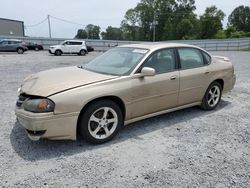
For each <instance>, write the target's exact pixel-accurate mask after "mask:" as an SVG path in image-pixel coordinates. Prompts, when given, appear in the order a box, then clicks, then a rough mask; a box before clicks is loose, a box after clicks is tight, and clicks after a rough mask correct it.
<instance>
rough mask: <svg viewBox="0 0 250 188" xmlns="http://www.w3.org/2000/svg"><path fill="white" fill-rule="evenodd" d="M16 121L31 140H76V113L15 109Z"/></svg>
mask: <svg viewBox="0 0 250 188" xmlns="http://www.w3.org/2000/svg"><path fill="white" fill-rule="evenodd" d="M15 113H16V116H17V119H18V122H19V123H20V124H21V125H22V126H23V127H24V128H25V130H26V132H27V134H28V136H29V138H30V139H31V140H34V141H36V140H39V139H40V138H47V139H51V140H76V127H77V119H78V115H79V114H76V113H73V114H72V113H71V114H60V115H54V113H40V114H39V113H32V112H27V111H25V110H24V109H19V108H16V110H15Z"/></svg>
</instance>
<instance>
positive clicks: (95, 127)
mask: <svg viewBox="0 0 250 188" xmlns="http://www.w3.org/2000/svg"><path fill="white" fill-rule="evenodd" d="M117 125H118V115H117V113H116V111H115V110H113V109H112V108H110V107H102V108H99V109H97V110H96V111H94V112H93V113H92V115H91V116H90V118H89V121H88V131H89V133H90V134H91V135H92V136H93V137H94V138H95V139H99V140H102V139H106V138H108V137H109V136H110V135H112V134H113V133H114V132H115V130H116V127H117Z"/></svg>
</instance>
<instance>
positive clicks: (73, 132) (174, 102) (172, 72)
mask: <svg viewBox="0 0 250 188" xmlns="http://www.w3.org/2000/svg"><path fill="white" fill-rule="evenodd" d="M235 79H236V78H235V74H234V67H233V64H232V63H231V62H230V60H229V59H228V58H226V57H221V56H212V55H211V54H209V53H208V52H206V51H205V50H203V49H201V48H199V47H196V46H191V45H186V44H174V43H144V44H133V45H124V46H119V47H116V48H113V49H111V50H109V51H107V52H106V53H104V54H102V55H100V56H98V57H97V58H96V59H94V60H92V61H90V62H89V63H87V64H85V65H81V66H75V67H66V68H57V69H52V70H47V71H42V72H39V73H36V74H33V75H30V76H28V77H27V78H26V79H24V81H23V83H22V84H21V87H20V88H19V92H20V95H19V97H18V100H17V103H16V109H15V113H16V116H17V119H18V121H19V123H20V124H21V125H22V126H23V127H24V128H25V130H26V132H27V134H28V136H29V138H30V139H32V140H39V139H40V138H47V139H53V140H58V139H71V140H76V139H77V135H80V136H81V137H82V138H83V139H85V140H86V141H88V142H91V143H103V142H106V141H109V140H110V139H112V138H113V137H114V136H115V135H116V134H117V133H118V132H119V130H120V128H121V127H122V126H123V125H127V124H129V123H132V122H135V121H139V120H142V119H145V118H150V117H153V116H157V115H160V114H164V113H167V112H172V111H175V110H180V109H183V108H188V107H191V106H200V107H201V108H202V109H204V110H213V109H215V108H216V107H217V105H218V104H219V103H220V100H221V96H222V93H225V92H228V91H230V90H231V89H232V88H233V87H234V84H235Z"/></svg>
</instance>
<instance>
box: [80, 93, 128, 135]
mask: <svg viewBox="0 0 250 188" xmlns="http://www.w3.org/2000/svg"><path fill="white" fill-rule="evenodd" d="M100 100H111V101H113V102H115V103H116V104H117V105H118V106H119V107H120V109H121V111H122V115H123V118H125V115H126V108H125V104H124V102H123V101H122V99H120V98H119V97H116V96H105V97H100V98H97V99H94V100H92V101H90V102H88V103H87V104H86V105H85V106H84V107H83V108H82V110H81V112H80V114H79V116H78V119H77V134H78V133H79V131H78V130H79V126H78V124H79V120H80V116H81V115H82V113H84V110H85V109H86V108H88V106H90V105H91V104H93V103H95V102H98V101H100Z"/></svg>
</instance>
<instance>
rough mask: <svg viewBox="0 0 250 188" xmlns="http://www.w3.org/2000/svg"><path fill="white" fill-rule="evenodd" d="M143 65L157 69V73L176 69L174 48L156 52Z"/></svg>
mask: <svg viewBox="0 0 250 188" xmlns="http://www.w3.org/2000/svg"><path fill="white" fill-rule="evenodd" d="M143 67H151V68H154V69H155V72H156V74H161V73H167V72H171V71H174V70H175V53H174V50H173V49H165V50H161V51H158V52H155V53H154V54H153V55H152V56H151V57H150V58H149V59H148V60H147V61H146V62H145V63H144V64H143Z"/></svg>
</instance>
